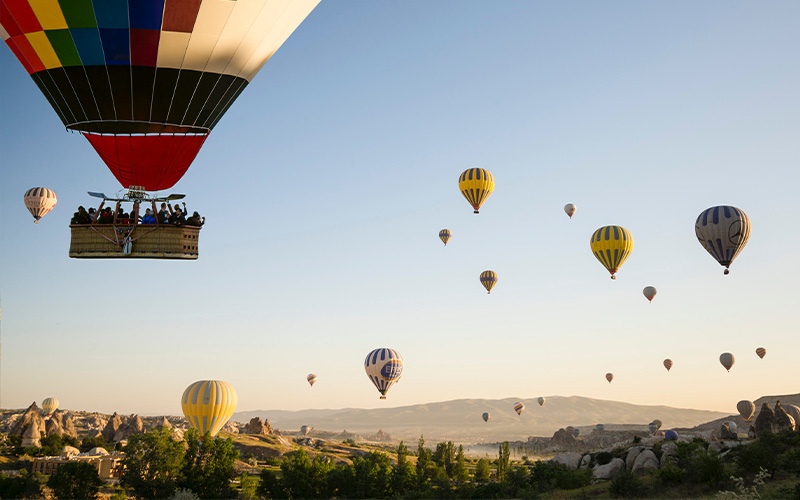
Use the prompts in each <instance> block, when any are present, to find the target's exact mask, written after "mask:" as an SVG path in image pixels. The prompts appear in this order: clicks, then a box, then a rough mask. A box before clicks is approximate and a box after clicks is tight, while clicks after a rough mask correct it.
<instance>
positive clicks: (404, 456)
mask: <svg viewBox="0 0 800 500" xmlns="http://www.w3.org/2000/svg"><path fill="white" fill-rule="evenodd" d="M415 480H416V469H415V468H414V466H413V465H412V464H411V462H409V461H408V447H407V446H406V445H405V443H403V442H402V441H400V445H399V446H398V447H397V465H395V467H394V469H393V470H392V489H393V490H394V492H395V494H396V495H398V496H400V497H402V496H404V495H405V493H406V491H408V490H409V489H410V488H411V487H412V486H413V484H414V482H415Z"/></svg>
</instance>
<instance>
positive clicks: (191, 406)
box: [181, 380, 238, 437]
mask: <svg viewBox="0 0 800 500" xmlns="http://www.w3.org/2000/svg"><path fill="white" fill-rule="evenodd" d="M237 399H238V397H237V395H236V391H235V390H234V388H233V387H231V385H230V384H228V383H227V382H222V381H221V380H199V381H197V382H195V383H193V384H192V385H190V386H189V387H187V388H186V390H185V391H183V397H181V409H182V410H183V414H184V415H185V416H186V420H188V421H189V425H191V426H192V427H194V428H195V429H197V431H198V432H199V433H200V434H201V435H203V436H205V434H206V433H207V432H208V433H211V437H214V436H216V435H217V433H218V432H219V431H220V429H222V427H223V426H224V425H225V423H226V422H227V421H228V419H229V418H231V415H233V412H234V411H236V401H237Z"/></svg>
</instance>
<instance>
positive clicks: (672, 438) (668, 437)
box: [664, 430, 678, 441]
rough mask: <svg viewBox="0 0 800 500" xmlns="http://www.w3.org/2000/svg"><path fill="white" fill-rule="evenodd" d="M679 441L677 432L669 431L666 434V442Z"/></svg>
mask: <svg viewBox="0 0 800 500" xmlns="http://www.w3.org/2000/svg"><path fill="white" fill-rule="evenodd" d="M677 440H678V433H677V432H675V431H673V430H669V431H667V432H665V433H664V441H677Z"/></svg>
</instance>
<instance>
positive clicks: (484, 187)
mask: <svg viewBox="0 0 800 500" xmlns="http://www.w3.org/2000/svg"><path fill="white" fill-rule="evenodd" d="M458 189H459V190H461V194H463V195H464V198H466V199H467V201H468V202H469V204H470V205H472V208H474V209H475V213H476V214H477V213H478V210H479V209H480V208H481V205H483V202H484V201H486V199H487V198H489V195H491V194H492V191H494V176H493V175H492V173H491V172H489V171H488V170H486V169H485V168H470V169H467V170H465V171H464V172H463V173H462V174H461V175H460V176H459V178H458Z"/></svg>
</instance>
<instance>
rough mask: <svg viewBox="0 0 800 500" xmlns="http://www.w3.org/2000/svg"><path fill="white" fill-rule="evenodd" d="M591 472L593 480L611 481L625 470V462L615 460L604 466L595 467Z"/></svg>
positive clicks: (618, 459) (619, 459)
mask: <svg viewBox="0 0 800 500" xmlns="http://www.w3.org/2000/svg"><path fill="white" fill-rule="evenodd" d="M593 470H594V477H595V479H612V478H614V477H615V476H616V475H617V474H619V473H620V472H622V471H623V470H625V462H624V461H623V460H622V459H621V458H615V459H613V460H611V461H610V462H609V463H607V464H605V465H595V467H594V469H593Z"/></svg>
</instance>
